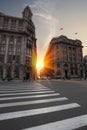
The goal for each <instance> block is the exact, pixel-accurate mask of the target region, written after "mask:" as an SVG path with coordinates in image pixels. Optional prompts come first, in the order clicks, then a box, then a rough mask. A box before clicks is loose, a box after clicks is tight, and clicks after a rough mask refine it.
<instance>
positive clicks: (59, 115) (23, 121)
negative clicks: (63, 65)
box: [0, 83, 87, 130]
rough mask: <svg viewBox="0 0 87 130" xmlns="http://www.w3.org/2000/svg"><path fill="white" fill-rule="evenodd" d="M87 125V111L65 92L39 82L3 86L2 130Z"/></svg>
mask: <svg viewBox="0 0 87 130" xmlns="http://www.w3.org/2000/svg"><path fill="white" fill-rule="evenodd" d="M72 113H73V114H72ZM84 126H87V114H84V113H83V112H82V110H81V106H80V105H79V104H78V103H76V102H71V101H70V99H68V98H67V97H64V96H62V95H61V93H57V92H55V91H54V90H51V89H50V88H47V87H45V86H43V85H41V84H39V83H31V84H30V85H29V83H22V84H18V85H16V84H15V83H12V84H7V85H6V86H0V130H7V129H8V130H11V129H12V130H19V129H22V130H41V129H42V130H72V129H77V128H82V127H84Z"/></svg>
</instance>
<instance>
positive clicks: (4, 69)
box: [3, 35, 9, 79]
mask: <svg viewBox="0 0 87 130" xmlns="http://www.w3.org/2000/svg"><path fill="white" fill-rule="evenodd" d="M8 44H9V37H8V35H7V39H6V51H5V58H4V67H3V78H4V79H5V78H6V77H7V58H8Z"/></svg>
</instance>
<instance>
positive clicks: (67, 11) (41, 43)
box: [0, 0, 87, 59]
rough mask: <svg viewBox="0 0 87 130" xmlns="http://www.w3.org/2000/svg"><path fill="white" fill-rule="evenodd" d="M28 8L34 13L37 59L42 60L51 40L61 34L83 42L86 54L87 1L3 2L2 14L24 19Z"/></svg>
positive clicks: (16, 0) (10, 0)
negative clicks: (24, 12) (25, 9)
mask: <svg viewBox="0 0 87 130" xmlns="http://www.w3.org/2000/svg"><path fill="white" fill-rule="evenodd" d="M26 5H29V6H30V8H31V10H32V12H33V22H34V24H35V27H36V38H37V48H38V58H40V59H43V57H44V54H45V52H46V50H47V47H48V44H49V42H50V40H51V39H52V38H53V37H57V36H59V35H65V36H67V37H68V38H71V39H79V40H81V41H82V43H83V46H84V49H83V55H87V0H0V12H4V13H6V14H8V15H14V16H19V17H21V13H22V11H23V9H24V8H25V6H26ZM60 28H63V30H60ZM75 33H77V35H76V34H75Z"/></svg>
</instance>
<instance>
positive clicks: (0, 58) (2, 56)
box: [0, 55, 5, 63]
mask: <svg viewBox="0 0 87 130" xmlns="http://www.w3.org/2000/svg"><path fill="white" fill-rule="evenodd" d="M4 57H5V56H4V55H0V63H4Z"/></svg>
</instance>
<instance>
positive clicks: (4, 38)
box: [1, 35, 6, 43]
mask: <svg viewBox="0 0 87 130" xmlns="http://www.w3.org/2000/svg"><path fill="white" fill-rule="evenodd" d="M1 43H6V35H2V36H1Z"/></svg>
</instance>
